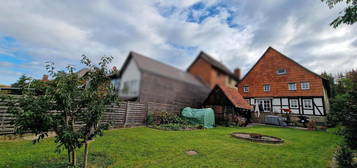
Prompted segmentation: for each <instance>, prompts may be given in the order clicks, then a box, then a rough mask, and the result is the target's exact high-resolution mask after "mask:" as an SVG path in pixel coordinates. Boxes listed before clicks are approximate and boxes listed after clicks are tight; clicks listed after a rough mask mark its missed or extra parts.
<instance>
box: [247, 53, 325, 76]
mask: <svg viewBox="0 0 357 168" xmlns="http://www.w3.org/2000/svg"><path fill="white" fill-rule="evenodd" d="M268 52H276V53H278V54H280V55H281V56H283V57H285V58H286V59H288V60H289V61H291V62H293V63H295V64H296V65H298V66H300V67H301V68H303V69H305V70H306V71H307V72H310V73H312V74H314V75H316V76H318V77H320V78H321V79H323V80H325V82H326V81H328V80H327V79H325V78H323V77H322V76H320V75H318V74H317V73H315V72H312V71H311V70H309V69H307V68H306V67H304V66H302V65H301V64H299V63H297V62H296V61H294V60H293V59H291V58H289V57H288V56H286V55H284V54H282V53H281V52H279V51H278V50H276V49H274V48H273V47H270V46H269V47H268V49H267V50H266V51H265V52H264V54H263V55H262V56H261V57H260V58H259V59H258V61H257V62H256V63H255V64H254V65H253V67H252V68H250V70H249V71H248V72H247V73H246V74H245V75H244V77H243V78H242V79H241V80H240V81H243V80H244V79H245V78H246V77H247V76H248V75H249V73H250V72H251V71H252V70H253V69H254V67H255V66H256V65H257V64H258V63H259V62H260V61H261V60H262V58H263V57H264V56H265V55H266V53H268Z"/></svg>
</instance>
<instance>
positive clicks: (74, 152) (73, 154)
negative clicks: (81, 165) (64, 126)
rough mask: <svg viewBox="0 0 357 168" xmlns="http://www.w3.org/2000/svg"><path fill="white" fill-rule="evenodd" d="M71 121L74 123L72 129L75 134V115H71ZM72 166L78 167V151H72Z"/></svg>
mask: <svg viewBox="0 0 357 168" xmlns="http://www.w3.org/2000/svg"><path fill="white" fill-rule="evenodd" d="M71 119H72V122H71V127H72V131H73V132H74V131H75V130H74V124H75V122H74V117H73V114H72V115H71ZM72 165H73V166H76V165H77V155H76V149H73V151H72Z"/></svg>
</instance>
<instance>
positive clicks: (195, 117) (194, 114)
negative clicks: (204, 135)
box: [181, 107, 215, 128]
mask: <svg viewBox="0 0 357 168" xmlns="http://www.w3.org/2000/svg"><path fill="white" fill-rule="evenodd" d="M181 115H182V116H183V117H186V118H189V119H192V122H193V123H194V124H200V125H202V126H203V127H205V128H213V126H214V124H215V123H214V112H213V110H212V109H211V108H204V109H194V108H190V107H186V108H184V109H183V110H182V112H181Z"/></svg>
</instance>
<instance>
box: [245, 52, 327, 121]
mask: <svg viewBox="0 0 357 168" xmlns="http://www.w3.org/2000/svg"><path fill="white" fill-rule="evenodd" d="M327 82H328V81H327V80H326V79H324V78H322V77H321V76H320V75H318V74H316V73H314V72H312V71H311V70H309V69H307V68H305V67H303V66H302V65H301V64H299V63H297V62H296V61H294V60H292V59H291V58H289V57H287V56H285V55H284V54H282V53H280V52H279V51H277V50H275V49H273V48H272V47H269V48H268V49H267V50H266V51H265V53H264V54H263V55H262V56H261V58H260V59H259V60H258V61H257V62H256V63H255V65H254V66H253V67H252V68H251V69H250V70H249V71H248V72H247V73H246V75H245V76H244V77H243V78H242V80H241V81H240V82H239V84H238V90H239V93H240V94H241V95H242V96H243V97H244V98H245V99H246V101H247V102H248V103H249V104H251V105H253V106H254V105H256V104H258V105H260V106H261V109H262V110H263V111H264V112H267V113H282V112H283V109H290V110H291V112H292V114H296V115H310V116H325V115H326V114H327V113H328V111H329V103H328V95H327V94H328V89H329V88H328V84H327ZM258 107H259V106H258Z"/></svg>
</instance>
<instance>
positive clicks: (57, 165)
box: [31, 152, 113, 168]
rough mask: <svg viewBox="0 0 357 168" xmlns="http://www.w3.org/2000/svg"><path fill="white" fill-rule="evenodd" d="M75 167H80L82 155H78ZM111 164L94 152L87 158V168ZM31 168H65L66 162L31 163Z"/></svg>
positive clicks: (108, 160)
mask: <svg viewBox="0 0 357 168" xmlns="http://www.w3.org/2000/svg"><path fill="white" fill-rule="evenodd" d="M77 157H79V158H78V162H77V167H78V168H79V167H82V162H83V159H82V155H78V156H77ZM111 164H113V160H112V159H110V157H108V156H107V155H106V154H105V153H102V152H95V153H90V154H89V156H88V168H106V167H108V166H110V165H111ZM31 167H33V168H43V167H46V168H67V167H68V162H67V158H66V157H60V158H54V159H49V160H43V161H41V162H37V163H33V164H32V166H31Z"/></svg>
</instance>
